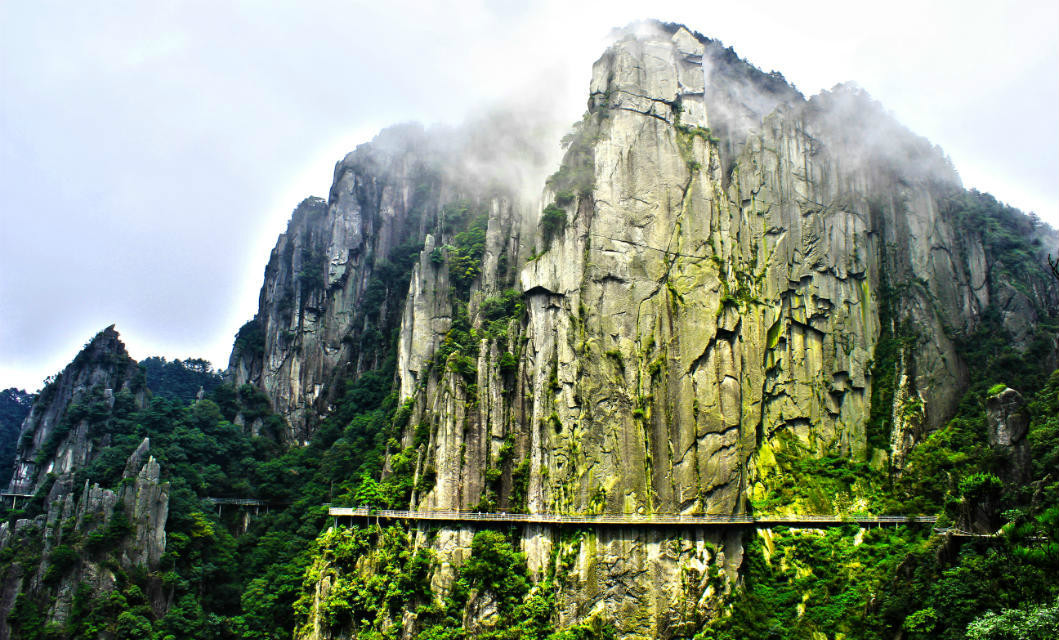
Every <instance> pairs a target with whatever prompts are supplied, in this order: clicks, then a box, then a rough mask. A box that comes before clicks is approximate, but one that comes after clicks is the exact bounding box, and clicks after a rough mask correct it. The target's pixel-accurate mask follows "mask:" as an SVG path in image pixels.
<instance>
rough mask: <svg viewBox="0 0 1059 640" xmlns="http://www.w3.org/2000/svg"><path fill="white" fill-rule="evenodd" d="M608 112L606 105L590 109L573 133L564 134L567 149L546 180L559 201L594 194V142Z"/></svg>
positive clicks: (599, 134) (563, 142)
mask: <svg viewBox="0 0 1059 640" xmlns="http://www.w3.org/2000/svg"><path fill="white" fill-rule="evenodd" d="M606 115H607V111H606V109H598V110H596V111H595V112H593V113H587V114H585V116H584V117H583V118H582V119H581V121H580V122H578V123H577V124H576V125H574V128H573V130H572V131H571V132H570V133H568V134H567V135H565V136H563V139H562V144H563V147H564V148H565V149H566V152H565V153H564V155H563V161H562V164H560V166H559V170H558V171H556V172H555V173H553V174H552V175H551V176H550V177H549V178H548V181H547V185H548V188H549V189H551V190H552V191H553V192H554V193H556V201H557V202H559V204H560V205H564V206H565V205H566V204H568V203H570V202H572V201H573V199H574V197H575V196H582V197H587V196H590V195H591V194H592V190H593V189H594V188H595V183H596V166H595V146H596V143H597V142H598V141H599V139H600V136H601V132H602V128H601V126H600V124H601V123H602V121H603V119H604V118H605V117H606Z"/></svg>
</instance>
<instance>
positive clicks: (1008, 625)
mask: <svg viewBox="0 0 1059 640" xmlns="http://www.w3.org/2000/svg"><path fill="white" fill-rule="evenodd" d="M1056 637H1059V599H1057V600H1056V601H1055V603H1054V604H1052V605H1050V606H1049V605H1045V604H1041V605H1036V606H1031V607H1029V608H1026V609H1004V610H1003V611H1001V612H1000V613H994V612H992V611H990V612H988V613H986V614H985V615H983V616H981V617H978V618H975V619H974V620H973V621H972V622H971V624H969V625H967V639H968V640H1053V639H1054V638H1056Z"/></svg>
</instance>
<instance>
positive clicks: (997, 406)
mask: <svg viewBox="0 0 1059 640" xmlns="http://www.w3.org/2000/svg"><path fill="white" fill-rule="evenodd" d="M986 420H987V422H988V427H989V429H988V430H987V432H986V435H987V436H988V438H989V444H991V445H993V446H994V447H996V448H997V449H998V450H999V451H1000V452H1001V455H1002V456H1003V458H1004V460H1005V461H1006V465H1005V467H1004V469H1003V478H1002V479H1003V480H1005V481H1007V482H1011V483H1021V482H1025V481H1026V480H1027V479H1028V478H1029V475H1030V471H1031V469H1030V443H1029V441H1028V440H1026V435H1027V433H1028V431H1029V426H1030V416H1029V412H1028V411H1027V410H1026V403H1025V401H1024V400H1023V399H1022V394H1020V393H1019V392H1018V391H1015V390H1014V389H1011V388H1007V389H1004V390H1002V391H1000V392H999V393H997V394H994V395H992V396H990V397H989V398H988V399H987V400H986Z"/></svg>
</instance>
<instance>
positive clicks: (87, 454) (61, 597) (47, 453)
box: [0, 326, 169, 640]
mask: <svg viewBox="0 0 1059 640" xmlns="http://www.w3.org/2000/svg"><path fill="white" fill-rule="evenodd" d="M146 393H147V390H146V388H145V387H144V381H143V372H142V370H141V369H140V368H139V367H138V366H137V364H136V361H134V360H132V358H130V357H129V355H128V353H127V352H126V351H125V346H124V345H123V344H122V342H121V340H120V339H119V337H118V333H117V331H115V330H114V327H113V326H111V327H108V328H106V329H104V330H103V331H101V332H100V333H99V334H97V335H96V336H95V337H94V338H93V339H92V340H91V341H89V343H88V344H87V345H86V346H85V348H84V349H83V350H82V351H81V353H79V354H78V355H77V357H76V358H74V360H73V362H72V363H70V365H69V366H67V367H66V368H65V369H64V370H63V371H62V373H60V374H59V375H58V376H56V377H55V379H53V380H51V381H50V382H48V384H47V385H46V386H45V387H44V389H43V391H41V394H40V396H39V397H38V398H37V400H36V401H35V402H34V404H33V408H32V410H31V411H30V414H29V416H27V417H26V420H25V422H24V423H23V426H22V435H21V437H20V441H19V449H18V457H17V459H16V461H15V470H14V476H13V478H12V485H11V489H10V491H11V492H12V493H16V494H36V496H35V497H34V498H32V499H33V500H39V501H41V502H42V504H43V509H42V511H43V513H42V514H41V515H39V516H37V517H36V518H32V519H29V518H22V519H18V520H15V521H14V522H13V524H9V523H8V522H3V523H0V550H2V549H5V548H8V547H10V548H11V549H12V550H14V551H15V552H17V553H20V554H23V555H26V554H30V555H31V556H32V557H35V558H38V559H39V561H38V560H34V564H33V565H32V566H31V567H30V568H29V569H28V570H27V568H26V567H25V566H24V564H23V563H17V562H16V563H11V564H10V565H9V566H8V568H7V571H6V573H4V574H3V575H2V576H0V620H4V621H5V623H4V624H0V640H6V639H7V638H9V637H13V636H12V635H11V633H12V632H13V631H14V630H12V629H11V628H10V627H9V626H8V624H7V623H6V620H7V615H8V613H9V612H10V611H11V610H12V607H13V606H14V605H15V600H16V597H18V596H19V594H24V595H27V596H36V595H39V594H41V593H47V594H49V595H50V597H49V598H48V602H50V605H49V608H48V610H47V611H46V612H44V613H45V615H46V617H47V621H48V622H52V623H56V624H58V625H62V624H63V623H64V622H65V621H66V620H67V619H68V618H69V616H70V614H71V611H72V607H73V602H74V597H75V595H76V594H77V592H78V589H79V588H87V589H89V592H90V593H92V594H99V593H103V592H107V591H110V590H112V589H113V588H114V584H115V577H114V573H113V571H112V570H111V569H110V568H109V567H108V564H107V562H106V561H105V560H104V556H101V555H99V554H98V552H99V551H100V550H103V549H106V548H107V545H108V544H111V543H113V544H116V545H118V548H117V549H116V550H115V558H117V559H118V562H119V563H120V565H121V567H122V568H124V569H131V568H133V567H142V568H145V569H148V570H153V569H156V568H157V567H158V565H159V562H160V561H161V559H162V555H163V554H164V553H165V548H166V536H165V525H166V520H167V518H168V515H169V483H168V482H163V481H162V480H161V469H160V467H159V464H158V462H157V461H156V460H155V459H154V458H153V457H151V456H150V453H149V451H150V442H149V441H148V440H147V439H146V438H145V439H144V440H143V442H142V443H141V444H140V446H139V447H138V448H137V449H136V450H135V451H134V452H133V454H132V455H131V456H130V457H129V459H128V461H127V463H126V465H125V469H124V473H123V475H122V482H121V486H120V488H118V489H117V490H116V491H115V490H111V489H106V488H103V487H100V486H99V485H98V484H95V483H92V482H91V479H87V480H85V481H84V483H83V484H81V485H79V484H78V480H77V474H78V472H81V471H83V470H84V469H85V467H87V466H88V465H89V464H90V463H91V462H92V461H93V460H95V459H96V457H98V456H99V455H100V454H101V453H102V452H103V450H104V449H105V448H106V447H107V446H109V444H110V434H109V433H108V431H107V429H106V422H107V420H108V418H109V417H110V416H111V414H112V413H113V412H114V411H115V408H116V407H118V405H119V404H122V405H126V406H125V407H124V408H125V409H128V408H130V407H132V408H142V407H144V406H145V402H146ZM118 408H122V407H118ZM15 499H16V500H23V501H26V500H29V499H30V498H28V497H27V496H19V497H16V498H15ZM78 541H80V543H81V544H80V547H78V548H82V547H83V548H85V549H87V550H88V551H89V552H90V553H86V554H77V553H75V552H74V551H73V548H74V547H73V545H74V544H76V543H77V542H78ZM34 553H36V554H38V555H35V556H33V554H34ZM14 637H17V636H14Z"/></svg>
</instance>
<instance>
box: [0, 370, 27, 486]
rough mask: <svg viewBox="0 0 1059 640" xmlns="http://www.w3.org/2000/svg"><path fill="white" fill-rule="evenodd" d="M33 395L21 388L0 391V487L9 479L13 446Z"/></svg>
mask: <svg viewBox="0 0 1059 640" xmlns="http://www.w3.org/2000/svg"><path fill="white" fill-rule="evenodd" d="M34 398H35V396H34V395H33V394H32V393H26V392H25V391H22V390H21V389H15V388H11V389H4V390H3V391H0V488H2V487H6V486H7V483H8V481H9V480H11V471H12V467H13V465H14V464H15V448H16V447H17V446H18V431H19V428H20V427H21V426H22V421H23V420H25V419H26V416H28V415H29V410H30V408H32V406H33V399H34Z"/></svg>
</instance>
